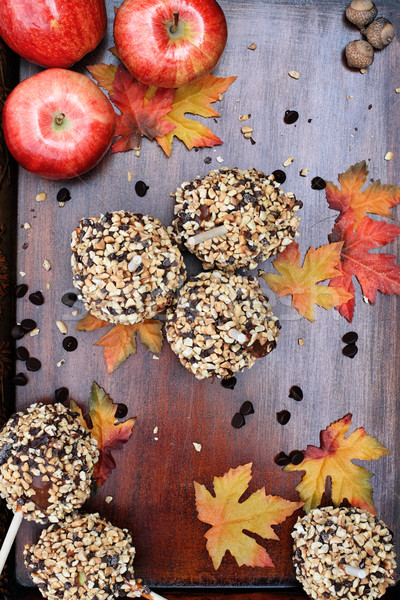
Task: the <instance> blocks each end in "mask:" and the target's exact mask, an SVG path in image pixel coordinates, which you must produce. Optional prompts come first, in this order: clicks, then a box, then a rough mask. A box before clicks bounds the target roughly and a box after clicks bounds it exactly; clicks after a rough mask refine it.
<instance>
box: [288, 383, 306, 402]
mask: <svg viewBox="0 0 400 600" xmlns="http://www.w3.org/2000/svg"><path fill="white" fill-rule="evenodd" d="M289 398H293V400H296V402H301V400H303V390H302V389H301V388H300V387H299V386H298V385H292V387H291V388H290V390H289Z"/></svg>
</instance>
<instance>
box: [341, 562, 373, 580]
mask: <svg viewBox="0 0 400 600" xmlns="http://www.w3.org/2000/svg"><path fill="white" fill-rule="evenodd" d="M342 567H343V568H344V570H345V571H346V573H347V575H350V576H351V577H358V578H359V579H365V577H366V576H367V571H364V569H359V568H358V567H352V566H351V565H342Z"/></svg>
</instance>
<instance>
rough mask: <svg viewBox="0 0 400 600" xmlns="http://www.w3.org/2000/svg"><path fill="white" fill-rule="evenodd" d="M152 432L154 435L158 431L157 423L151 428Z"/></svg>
mask: <svg viewBox="0 0 400 600" xmlns="http://www.w3.org/2000/svg"><path fill="white" fill-rule="evenodd" d="M153 433H154V435H156V434H157V433H158V425H156V426H155V427H154V429H153Z"/></svg>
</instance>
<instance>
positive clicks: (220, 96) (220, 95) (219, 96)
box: [218, 92, 224, 100]
mask: <svg viewBox="0 0 400 600" xmlns="http://www.w3.org/2000/svg"><path fill="white" fill-rule="evenodd" d="M223 97H224V95H223V94H221V92H220V93H219V94H218V100H222V98H223Z"/></svg>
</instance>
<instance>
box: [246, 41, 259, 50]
mask: <svg viewBox="0 0 400 600" xmlns="http://www.w3.org/2000/svg"><path fill="white" fill-rule="evenodd" d="M256 48H257V44H255V43H254V42H253V43H252V44H250V46H247V49H248V50H255V49H256Z"/></svg>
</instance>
